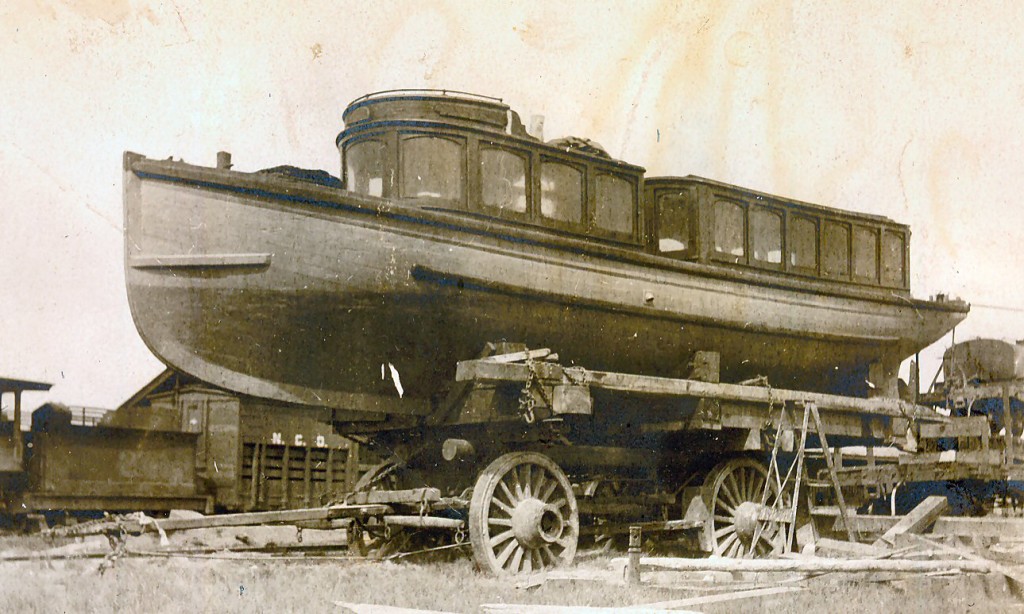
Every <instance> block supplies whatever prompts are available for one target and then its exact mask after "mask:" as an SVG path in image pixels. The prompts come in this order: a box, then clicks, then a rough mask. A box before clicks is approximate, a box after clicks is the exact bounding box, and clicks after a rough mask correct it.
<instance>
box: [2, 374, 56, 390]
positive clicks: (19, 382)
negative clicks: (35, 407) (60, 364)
mask: <svg viewBox="0 0 1024 614" xmlns="http://www.w3.org/2000/svg"><path fill="white" fill-rule="evenodd" d="M52 387H53V384H47V383H44V382H34V381H32V380H27V379H16V378H13V377H0V392H24V391H26V390H41V391H45V390H49V389H50V388H52Z"/></svg>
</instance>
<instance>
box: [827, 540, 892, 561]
mask: <svg viewBox="0 0 1024 614" xmlns="http://www.w3.org/2000/svg"><path fill="white" fill-rule="evenodd" d="M889 552H892V551H891V550H889V549H888V548H882V547H879V546H874V545H872V544H863V543H861V542H850V541H843V540H841V539H829V538H827V537H823V538H821V539H819V540H818V541H817V542H815V543H814V553H815V554H816V555H818V556H832V555H838V556H843V557H848V558H857V557H861V558H868V557H876V556H882V555H887V554H888V553H889Z"/></svg>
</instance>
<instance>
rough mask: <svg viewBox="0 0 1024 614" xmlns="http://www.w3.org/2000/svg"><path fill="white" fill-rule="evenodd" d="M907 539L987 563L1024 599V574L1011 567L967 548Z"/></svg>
mask: <svg viewBox="0 0 1024 614" xmlns="http://www.w3.org/2000/svg"><path fill="white" fill-rule="evenodd" d="M907 537H908V538H910V539H911V540H913V541H915V542H917V543H919V544H922V545H926V546H931V547H932V548H935V549H936V550H939V551H941V552H947V553H949V554H954V555H957V556H962V557H965V558H967V559H968V560H971V561H975V562H985V563H989V564H991V565H992V571H994V572H997V573H1001V574H1003V576H1005V577H1006V580H1007V582H1008V583H1009V584H1010V589H1011V590H1013V592H1014V594H1015V595H1016V596H1017V597H1018V598H1021V597H1024V572H1021V571H1018V570H1015V569H1010V568H1009V567H1006V566H1004V565H1000V564H999V563H997V562H995V561H992V560H991V559H987V558H985V557H983V556H979V555H977V554H975V553H974V552H972V551H971V550H968V549H965V548H954V547H952V546H947V545H945V544H940V543H939V542H937V541H935V540H931V539H928V538H926V537H923V536H921V535H908V536H907Z"/></svg>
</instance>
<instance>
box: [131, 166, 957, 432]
mask: <svg viewBox="0 0 1024 614" xmlns="http://www.w3.org/2000/svg"><path fill="white" fill-rule="evenodd" d="M125 203H126V229H127V230H126V258H127V263H126V271H127V273H126V274H127V285H128V296H129V301H130V304H131V309H132V314H133V317H134V319H135V322H136V325H137V327H138V330H139V332H140V334H141V335H142V338H143V339H144V340H145V342H146V343H147V344H148V346H149V347H150V349H151V350H152V351H153V352H154V353H155V354H156V355H157V356H158V357H159V358H161V359H162V360H163V361H165V362H166V363H167V364H169V365H171V366H173V367H175V368H177V369H180V370H182V371H184V372H187V373H190V374H192V375H194V376H196V377H198V378H200V379H202V380H204V381H207V382H210V383H212V384H215V385H218V386H222V387H225V388H228V389H231V390H235V391H237V392H240V393H244V394H250V395H254V396H262V397H267V398H273V399H277V400H281V401H286V402H294V403H303V404H309V405H318V406H326V407H334V408H340V409H349V410H355V411H371V412H381V413H394V414H425V413H428V412H429V411H430V407H431V405H430V403H431V401H432V400H435V399H437V398H438V397H439V396H440V395H442V394H443V393H444V391H445V390H446V387H447V386H448V385H450V383H451V382H452V380H453V375H454V368H455V364H456V362H457V361H458V360H462V359H465V358H470V357H473V356H475V355H477V354H478V353H479V352H480V351H481V349H482V348H483V347H484V345H485V344H486V343H487V342H491V341H497V340H502V339H505V340H508V341H513V342H519V343H526V344H528V345H530V346H531V347H541V346H543V347H551V348H553V349H555V350H556V351H558V352H559V354H560V356H561V360H562V361H563V363H564V364H568V363H570V362H575V363H577V364H581V365H586V366H587V367H589V368H594V369H603V370H618V371H625V372H638V373H647V374H655V375H669V376H679V375H684V374H685V373H686V371H687V362H688V360H689V359H690V357H691V354H692V352H693V351H695V350H714V351H717V352H720V353H721V358H722V376H723V379H725V380H732V381H736V380H739V379H743V378H746V377H753V376H756V375H767V376H768V377H769V381H770V383H771V384H772V385H775V386H784V387H787V388H797V389H807V390H820V391H829V392H844V393H851V392H863V391H864V390H865V387H866V384H865V380H866V379H867V377H868V365H869V363H871V362H873V361H879V360H882V361H883V362H884V363H885V365H886V367H887V368H888V369H889V370H890V371H891V370H892V369H895V368H896V367H897V366H898V364H899V362H900V361H901V360H902V359H903V358H905V357H906V356H908V355H911V354H913V352H915V351H917V350H919V349H920V348H923V347H925V346H927V345H929V344H930V343H932V342H934V341H935V340H937V339H938V338H939V337H941V336H942V335H943V334H944V333H945V332H947V331H948V330H949V329H950V328H951V327H952V326H953V325H955V324H956V323H957V322H958V321H960V320H961V319H963V317H964V316H965V315H966V309H964V308H959V309H957V308H951V307H948V306H944V305H940V304H936V303H930V302H924V301H907V300H904V301H902V302H901V301H895V300H894V301H889V302H878V301H873V300H869V299H864V298H853V297H843V296H832V295H823V294H818V293H812V292H806V291H799V290H795V289H786V288H779V287H775V286H771V285H766V284H760V283H750V282H745V281H743V280H742V279H729V278H725V277H721V276H715V275H701V274H697V273H695V272H693V271H692V270H680V267H679V266H677V264H671V266H670V265H669V264H666V265H665V266H663V267H659V266H654V267H652V266H650V262H639V261H637V262H633V261H630V258H629V257H628V255H623V254H622V253H619V252H614V250H613V251H612V252H608V253H603V252H602V253H598V252H593V251H588V250H587V249H584V248H585V245H583V246H582V247H581V245H582V242H579V241H577V242H576V243H575V244H574V243H571V242H570V243H566V242H559V241H545V240H543V235H542V234H541V233H540V232H539V231H532V232H526V231H520V230H519V229H516V228H514V227H511V226H507V225H503V224H502V223H501V222H496V221H493V220H473V219H471V218H468V217H467V216H465V215H459V214H453V213H445V212H430V211H424V210H422V209H417V208H415V207H413V206H406V205H401V204H398V203H394V202H389V201H384V200H380V199H368V198H365V197H357V196H355V195H353V194H351V193H349V192H345V191H343V190H337V189H328V188H320V187H305V186H303V185H301V182H297V181H295V180H290V179H284V178H275V177H269V176H267V177H256V176H254V175H250V174H247V173H236V172H231V171H223V170H216V169H199V168H198V167H192V166H189V165H185V164H181V163H171V162H153V161H148V160H144V159H142V158H141V157H139V156H134V155H133V154H128V155H126V183H125ZM538 237H541V238H538ZM620 251H622V250H620ZM647 259H648V260H651V259H656V257H654V256H647ZM691 269H692V267H691Z"/></svg>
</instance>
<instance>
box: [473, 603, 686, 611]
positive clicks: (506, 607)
mask: <svg viewBox="0 0 1024 614" xmlns="http://www.w3.org/2000/svg"><path fill="white" fill-rule="evenodd" d="M480 611H481V612H483V613H484V614H506V613H508V614H512V613H521V614H687V613H690V614H696V613H695V612H693V611H692V610H675V609H666V608H652V607H648V606H645V605H636V606H626V607H614V608H612V607H608V608H601V607H593V606H578V605H527V604H524V603H485V604H482V605H481V606H480Z"/></svg>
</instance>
